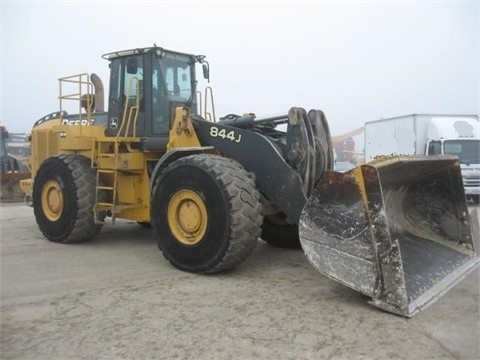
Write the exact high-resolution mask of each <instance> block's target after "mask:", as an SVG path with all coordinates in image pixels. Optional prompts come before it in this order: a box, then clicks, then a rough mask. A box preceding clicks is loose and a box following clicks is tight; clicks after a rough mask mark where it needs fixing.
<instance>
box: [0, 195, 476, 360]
mask: <svg viewBox="0 0 480 360" xmlns="http://www.w3.org/2000/svg"><path fill="white" fill-rule="evenodd" d="M0 211H1V214H0V229H1V230H0V231H1V241H0V260H1V268H0V270H1V278H0V279H1V283H0V290H1V297H0V300H1V307H0V321H1V343H0V344H1V348H0V351H1V352H0V358H1V359H4V360H6V359H35V360H42V359H59V360H60V359H478V358H480V345H479V344H480V330H479V324H480V309H479V304H480V302H479V293H480V290H479V284H480V270H478V269H477V270H476V271H475V272H473V273H472V274H470V275H469V276H468V277H467V278H466V279H464V280H463V281H462V282H461V283H460V284H458V285H457V286H456V287H455V288H454V289H452V290H451V291H450V292H448V293H447V294H446V295H445V296H443V297H442V298H441V299H439V300H438V301H437V302H436V303H435V304H433V305H432V306H430V307H429V308H427V309H426V310H424V311H423V312H420V313H419V314H417V315H416V316H414V317H413V318H411V319H406V318H403V317H399V316H396V315H392V314H389V313H386V312H383V311H381V310H379V309H377V308H374V307H372V306H370V305H368V304H367V300H368V298H366V297H365V296H363V295H361V294H359V293H357V292H355V291H353V290H350V289H349V288H347V287H344V286H342V285H340V284H337V283H335V282H333V281H331V280H329V279H328V278H326V277H324V276H322V275H321V274H319V273H318V272H316V271H315V270H314V269H313V268H312V267H311V266H310V265H309V264H308V263H307V261H306V259H305V257H304V255H303V253H302V251H301V250H287V249H277V248H272V247H270V246H268V245H266V244H265V243H263V242H261V241H260V242H259V244H258V246H257V248H256V249H255V251H254V253H253V255H252V256H251V257H250V258H249V259H248V260H247V261H246V262H244V263H243V264H242V265H241V266H239V267H238V268H237V269H235V270H234V271H230V272H227V273H223V274H219V275H210V276H201V275H193V274H189V273H185V272H182V271H179V270H177V269H175V268H173V267H172V266H171V265H170V264H169V263H168V262H167V261H166V260H165V259H164V258H163V257H162V255H161V253H160V251H159V250H158V249H157V246H156V244H155V242H154V240H153V238H152V234H151V230H150V229H146V228H143V227H141V226H139V225H137V224H135V223H131V222H130V223H129V222H125V221H119V222H118V224H117V225H115V226H104V228H103V230H102V232H101V233H100V235H99V236H98V237H96V238H95V239H94V240H93V241H91V242H88V243H82V244H75V245H62V244H55V243H51V242H49V241H47V240H46V239H45V238H44V237H43V236H42V234H41V233H40V231H39V230H38V228H37V225H36V223H35V219H34V215H33V210H32V209H31V208H28V207H26V206H25V205H23V204H21V203H17V204H0Z"/></svg>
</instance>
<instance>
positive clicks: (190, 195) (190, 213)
mask: <svg viewBox="0 0 480 360" xmlns="http://www.w3.org/2000/svg"><path fill="white" fill-rule="evenodd" d="M207 223H208V213H207V208H206V206H205V203H204V202H203V199H202V198H201V197H200V196H199V195H198V194H197V193H196V192H194V191H191V190H180V191H178V192H177V193H176V194H175V195H173V196H172V198H171V199H170V202H169V204H168V225H169V226H170V230H171V231H172V234H173V235H174V236H175V238H176V239H177V240H178V241H179V242H181V243H182V244H184V245H195V244H197V243H198V242H200V241H201V240H202V239H203V236H204V235H205V232H206V231H207Z"/></svg>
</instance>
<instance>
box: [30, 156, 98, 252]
mask: <svg viewBox="0 0 480 360" xmlns="http://www.w3.org/2000/svg"><path fill="white" fill-rule="evenodd" d="M95 176H96V173H95V169H92V168H91V166H90V160H89V159H87V158H85V157H83V156H80V155H74V154H62V155H58V156H55V157H51V158H49V159H47V160H45V161H44V162H43V163H42V165H41V166H40V168H39V170H38V172H37V175H36V177H35V181H34V183H33V210H34V214H35V218H36V220H37V224H38V227H39V228H40V231H41V232H42V233H43V235H44V236H45V237H46V238H47V239H48V240H50V241H53V242H59V243H73V242H81V241H87V240H90V239H91V238H93V237H94V236H95V235H97V234H98V233H99V232H100V229H101V227H102V226H101V225H97V224H95V220H94V211H93V207H94V205H95V189H96V187H95V186H96V185H95V184H96V177H95Z"/></svg>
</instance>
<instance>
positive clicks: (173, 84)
mask: <svg viewBox="0 0 480 360" xmlns="http://www.w3.org/2000/svg"><path fill="white" fill-rule="evenodd" d="M159 66H160V70H161V71H160V72H159V73H157V74H158V75H159V78H157V79H153V81H154V84H153V86H154V87H155V85H157V86H158V85H160V84H162V83H164V86H165V90H166V92H167V94H168V97H169V98H170V99H172V100H174V101H188V100H190V98H191V97H192V92H193V91H194V89H193V84H192V59H191V57H189V56H185V55H182V54H172V53H167V54H166V56H165V57H163V58H161V59H160V60H159ZM162 77H163V79H162ZM155 83H157V84H155Z"/></svg>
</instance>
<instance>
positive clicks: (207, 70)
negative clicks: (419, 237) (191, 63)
mask: <svg viewBox="0 0 480 360" xmlns="http://www.w3.org/2000/svg"><path fill="white" fill-rule="evenodd" d="M202 69H203V77H204V78H205V79H207V81H208V82H210V68H209V66H208V63H207V62H204V63H203V65H202Z"/></svg>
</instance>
